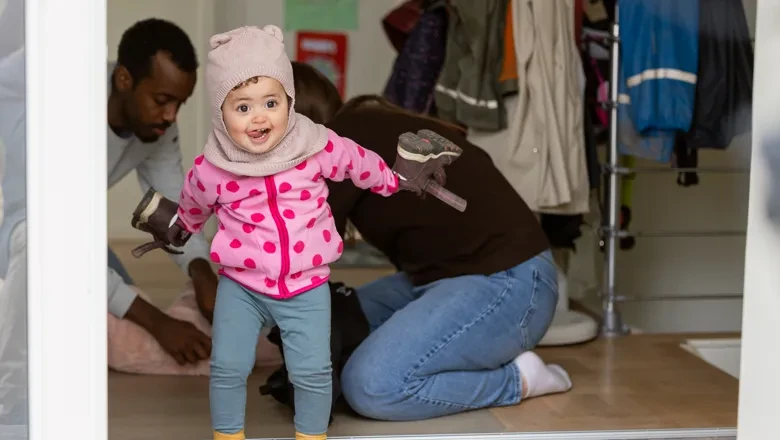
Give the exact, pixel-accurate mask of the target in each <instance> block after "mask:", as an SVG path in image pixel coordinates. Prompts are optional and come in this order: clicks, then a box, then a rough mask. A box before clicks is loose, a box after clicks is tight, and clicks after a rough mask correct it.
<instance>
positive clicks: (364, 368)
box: [341, 358, 412, 421]
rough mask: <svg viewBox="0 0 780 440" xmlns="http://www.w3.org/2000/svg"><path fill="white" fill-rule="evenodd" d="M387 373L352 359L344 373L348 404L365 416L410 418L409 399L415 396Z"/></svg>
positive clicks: (343, 384)
mask: <svg viewBox="0 0 780 440" xmlns="http://www.w3.org/2000/svg"><path fill="white" fill-rule="evenodd" d="M386 373H387V372H382V371H380V369H379V368H377V367H375V366H372V363H364V362H359V361H358V362H353V359H352V358H351V359H350V360H349V361H347V365H346V366H345V367H344V370H343V371H342V373H341V388H342V394H343V396H344V399H345V400H346V401H347V403H349V406H350V407H351V408H352V409H353V410H354V411H355V412H357V413H358V414H360V415H362V416H363V417H368V418H371V419H376V420H389V421H403V420H409V411H408V410H407V409H406V408H407V402H409V401H410V399H411V398H412V396H410V395H409V394H407V393H405V392H404V384H403V383H394V382H395V381H393V380H391V379H390V377H391V376H390V375H387V374H386Z"/></svg>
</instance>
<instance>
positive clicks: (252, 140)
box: [222, 76, 289, 154]
mask: <svg viewBox="0 0 780 440" xmlns="http://www.w3.org/2000/svg"><path fill="white" fill-rule="evenodd" d="M288 116H289V104H288V102H287V94H286V93H285V91H284V87H282V84H281V83H280V82H279V81H277V80H275V79H273V78H268V77H262V76H261V77H257V78H253V79H251V80H248V81H246V82H245V83H243V85H241V86H240V87H237V88H235V89H233V90H231V91H230V93H228V95H227V97H226V98H225V102H224V103H222V119H223V120H224V121H225V128H227V132H228V134H229V135H230V137H231V139H233V142H235V143H236V145H237V146H238V147H239V148H241V149H242V150H244V151H247V152H250V153H255V154H259V153H265V152H266V151H269V150H271V149H273V148H274V147H275V146H276V144H277V143H279V140H281V139H282V136H284V132H285V131H286V130H287V119H288Z"/></svg>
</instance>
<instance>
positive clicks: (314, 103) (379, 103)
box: [292, 61, 465, 134]
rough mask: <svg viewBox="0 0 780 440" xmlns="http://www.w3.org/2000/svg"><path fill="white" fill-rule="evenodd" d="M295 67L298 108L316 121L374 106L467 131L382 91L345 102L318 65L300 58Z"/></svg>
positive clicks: (295, 62)
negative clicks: (405, 105)
mask: <svg viewBox="0 0 780 440" xmlns="http://www.w3.org/2000/svg"><path fill="white" fill-rule="evenodd" d="M292 67H293V76H294V81H295V111H296V112H297V113H300V114H302V115H304V116H306V117H308V118H309V119H311V120H312V121H313V122H314V123H316V124H327V123H328V122H329V121H330V120H331V119H333V118H334V117H335V116H336V115H339V114H342V113H346V112H349V111H352V110H355V109H358V108H363V107H367V106H371V107H372V108H376V109H379V110H383V111H387V112H390V113H401V114H405V115H408V116H413V117H416V118H421V119H427V120H430V121H434V122H436V123H438V124H441V125H443V126H445V127H447V128H449V129H451V130H454V131H456V132H459V133H461V134H465V130H464V129H463V128H462V127H459V126H457V125H454V124H451V123H449V122H446V121H443V120H441V119H437V118H434V117H431V116H428V115H425V114H420V113H415V112H412V111H410V110H407V109H405V108H403V107H399V106H397V105H395V104H393V103H392V102H390V101H388V100H387V99H385V98H384V97H382V96H379V95H360V96H356V97H354V98H352V99H350V100H349V101H347V102H346V103H344V102H343V101H342V100H341V96H340V95H339V92H338V90H337V89H336V86H335V85H333V83H332V82H331V81H330V80H329V79H328V78H326V77H325V75H323V74H322V73H320V72H319V71H318V70H317V69H315V68H314V67H312V66H310V65H308V64H306V63H301V62H299V61H293V62H292Z"/></svg>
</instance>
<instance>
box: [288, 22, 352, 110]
mask: <svg viewBox="0 0 780 440" xmlns="http://www.w3.org/2000/svg"><path fill="white" fill-rule="evenodd" d="M295 59H296V60H297V61H300V62H302V63H306V64H309V65H311V66H312V67H314V68H315V69H317V70H319V71H320V72H321V73H322V74H323V75H325V76H326V77H327V78H328V79H330V80H331V81H332V82H333V84H335V85H336V88H337V89H338V91H339V94H340V95H341V98H342V99H343V98H344V91H345V90H346V76H347V35H346V34H340V33H330V32H298V41H297V44H296V52H295Z"/></svg>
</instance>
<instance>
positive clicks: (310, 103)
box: [292, 61, 344, 124]
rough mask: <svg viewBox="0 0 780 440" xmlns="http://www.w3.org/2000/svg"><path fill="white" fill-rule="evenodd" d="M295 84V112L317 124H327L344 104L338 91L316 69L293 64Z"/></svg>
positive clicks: (295, 62) (301, 64)
mask: <svg viewBox="0 0 780 440" xmlns="http://www.w3.org/2000/svg"><path fill="white" fill-rule="evenodd" d="M292 68H293V81H294V83H295V111H296V112H297V113H300V114H302V115H304V116H306V117H308V118H309V119H311V120H312V121H313V122H314V123H315V124H326V123H327V122H328V121H330V120H331V119H333V116H335V115H336V112H338V111H339V109H340V108H341V106H342V105H343V104H344V103H343V102H342V100H341V96H340V95H339V91H338V89H336V86H335V85H333V83H332V82H331V81H330V80H329V79H328V78H327V77H325V75H323V74H322V73H320V71H319V70H317V69H315V68H314V67H312V66H310V65H308V64H306V63H301V62H298V61H293V62H292Z"/></svg>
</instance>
